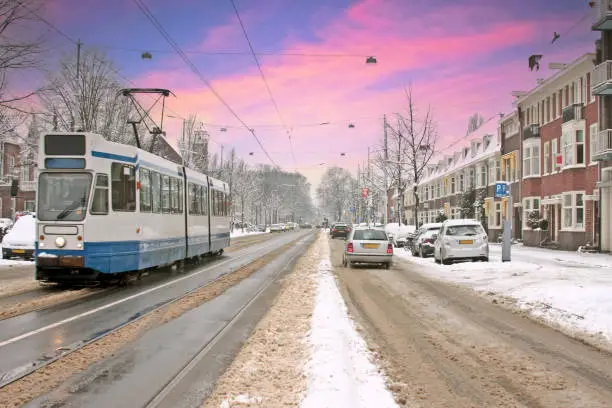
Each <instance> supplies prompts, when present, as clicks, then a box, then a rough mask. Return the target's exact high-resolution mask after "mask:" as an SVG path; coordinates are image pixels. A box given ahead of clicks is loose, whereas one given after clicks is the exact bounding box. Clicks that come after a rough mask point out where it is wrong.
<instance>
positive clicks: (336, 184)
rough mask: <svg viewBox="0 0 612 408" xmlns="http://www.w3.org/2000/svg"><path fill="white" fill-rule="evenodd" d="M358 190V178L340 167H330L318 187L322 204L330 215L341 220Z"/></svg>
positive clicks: (318, 196)
mask: <svg viewBox="0 0 612 408" xmlns="http://www.w3.org/2000/svg"><path fill="white" fill-rule="evenodd" d="M356 191H357V180H355V179H354V178H353V176H352V175H351V174H350V173H349V172H348V171H347V170H346V169H343V168H340V167H331V168H329V169H328V170H327V171H326V172H325V174H324V175H323V178H322V179H321V183H320V184H319V187H318V188H317V198H318V199H319V201H320V205H321V206H322V207H323V209H324V210H325V211H326V212H328V213H329V214H330V215H333V217H334V218H335V219H336V220H337V221H340V220H341V219H342V215H343V213H344V211H346V210H347V209H348V207H349V205H350V204H351V203H353V202H354V200H355V197H356Z"/></svg>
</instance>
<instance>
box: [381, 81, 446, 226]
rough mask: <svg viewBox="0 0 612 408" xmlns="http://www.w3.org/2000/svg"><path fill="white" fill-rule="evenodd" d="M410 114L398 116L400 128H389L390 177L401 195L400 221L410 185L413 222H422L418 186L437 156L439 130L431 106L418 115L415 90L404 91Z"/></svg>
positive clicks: (398, 212)
mask: <svg viewBox="0 0 612 408" xmlns="http://www.w3.org/2000/svg"><path fill="white" fill-rule="evenodd" d="M405 92H406V102H407V112H406V117H404V116H402V115H397V125H396V126H395V127H393V126H392V125H389V130H390V131H389V136H390V138H391V143H389V148H388V149H389V151H388V155H389V157H390V158H392V160H393V161H391V162H387V163H389V166H388V167H387V169H388V174H390V176H391V177H392V179H394V180H395V182H394V184H395V186H396V188H397V192H398V204H397V214H398V222H401V217H402V214H403V212H404V202H403V197H404V192H405V190H406V187H407V186H409V185H410V186H412V194H413V195H414V202H415V205H414V211H413V216H414V222H415V223H416V224H418V219H419V217H418V216H419V196H418V189H417V186H418V185H419V183H420V182H421V179H422V178H423V173H424V171H425V168H426V167H427V165H428V164H429V161H430V160H431V158H432V157H433V155H434V153H435V144H436V139H437V131H436V127H435V124H434V121H433V114H432V113H431V108H430V107H429V106H428V107H427V110H426V111H425V113H424V114H423V115H420V116H419V114H418V112H417V107H416V103H415V101H414V98H413V95H412V88H410V87H409V88H408V89H406V90H405Z"/></svg>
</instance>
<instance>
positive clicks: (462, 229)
mask: <svg viewBox="0 0 612 408" xmlns="http://www.w3.org/2000/svg"><path fill="white" fill-rule="evenodd" d="M478 234H484V230H483V229H482V227H481V226H480V225H453V226H452V227H447V228H446V235H478Z"/></svg>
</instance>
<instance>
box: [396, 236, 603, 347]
mask: <svg viewBox="0 0 612 408" xmlns="http://www.w3.org/2000/svg"><path fill="white" fill-rule="evenodd" d="M395 254H396V255H398V256H400V257H402V258H405V259H408V260H410V261H411V262H414V263H417V264H421V265H424V266H427V267H426V268H421V269H419V271H420V272H421V273H424V274H427V275H431V276H434V277H436V278H441V279H444V280H449V281H452V282H457V283H460V284H463V285H467V286H470V287H472V288H473V289H475V290H477V291H480V292H485V293H486V294H489V295H491V294H499V295H501V296H506V297H510V298H512V299H514V300H515V301H516V305H517V306H518V307H519V308H521V309H523V310H526V311H528V312H529V313H530V314H531V315H532V316H534V317H537V318H540V319H542V320H544V321H546V322H547V323H549V324H552V325H558V326H559V327H561V328H564V329H565V330H566V331H568V332H569V333H572V334H575V333H580V332H583V333H587V334H589V335H595V336H597V337H599V336H603V337H604V338H605V339H607V340H608V341H612V257H611V256H610V255H604V254H578V253H575V252H565V251H553V250H548V249H542V248H528V247H523V246H521V245H516V246H512V261H511V262H501V246H500V245H496V244H491V245H490V257H489V259H490V262H475V263H472V262H465V263H456V264H452V265H439V264H436V263H434V260H433V258H425V259H423V258H418V257H413V256H411V255H410V252H407V251H396V252H395Z"/></svg>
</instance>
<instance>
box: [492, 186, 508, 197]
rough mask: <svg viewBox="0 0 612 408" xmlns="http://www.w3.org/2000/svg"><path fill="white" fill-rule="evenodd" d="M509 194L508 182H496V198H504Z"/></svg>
mask: <svg viewBox="0 0 612 408" xmlns="http://www.w3.org/2000/svg"><path fill="white" fill-rule="evenodd" d="M507 195H508V184H506V183H495V198H502V197H506V196H507Z"/></svg>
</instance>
